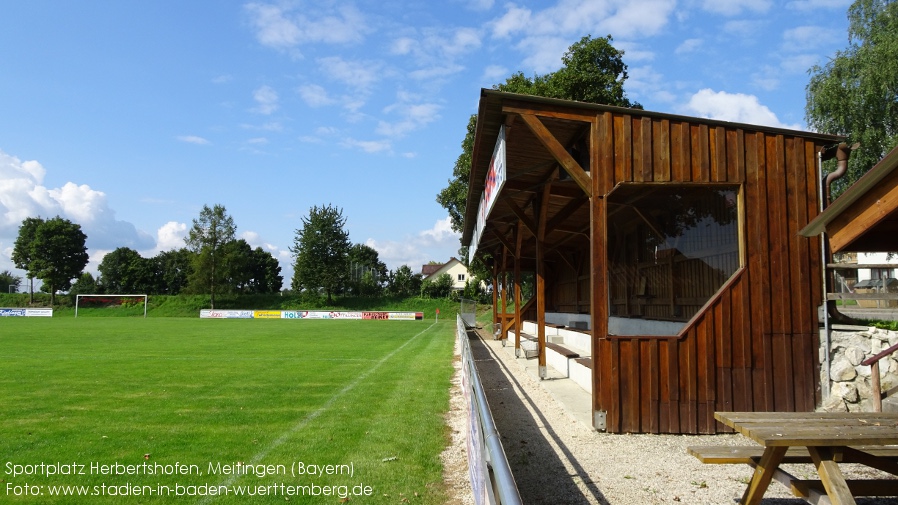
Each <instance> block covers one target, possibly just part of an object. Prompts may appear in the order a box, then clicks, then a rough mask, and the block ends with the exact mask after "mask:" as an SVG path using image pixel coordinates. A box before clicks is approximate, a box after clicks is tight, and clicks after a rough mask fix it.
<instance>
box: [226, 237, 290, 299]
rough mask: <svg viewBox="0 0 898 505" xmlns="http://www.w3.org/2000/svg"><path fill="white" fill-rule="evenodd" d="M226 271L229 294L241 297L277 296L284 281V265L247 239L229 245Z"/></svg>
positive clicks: (227, 246) (227, 247)
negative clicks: (266, 294) (236, 294)
mask: <svg viewBox="0 0 898 505" xmlns="http://www.w3.org/2000/svg"><path fill="white" fill-rule="evenodd" d="M224 252H225V257H224V264H223V266H224V267H225V272H226V273H227V285H228V288H229V290H230V291H232V292H234V293H240V294H250V293H277V292H278V291H280V290H281V285H282V284H283V281H284V278H283V277H282V276H281V275H280V274H281V266H280V265H279V264H278V262H277V260H276V259H275V258H274V256H272V255H271V253H269V252H267V251H265V250H264V249H262V248H261V247H256V248H255V249H253V248H252V247H250V245H249V243H248V242H247V241H246V240H244V239H239V240H235V241H233V242H230V243H228V244H227V245H226V246H225V249H224Z"/></svg>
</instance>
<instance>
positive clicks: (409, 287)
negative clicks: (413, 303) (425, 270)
mask: <svg viewBox="0 0 898 505" xmlns="http://www.w3.org/2000/svg"><path fill="white" fill-rule="evenodd" d="M421 282H422V276H421V274H420V273H415V272H413V271H412V269H411V267H410V266H408V265H402V266H401V267H399V268H397V269H396V271H395V272H390V277H389V282H388V283H387V290H388V291H389V292H390V294H392V295H395V296H415V295H418V294H420V293H421Z"/></svg>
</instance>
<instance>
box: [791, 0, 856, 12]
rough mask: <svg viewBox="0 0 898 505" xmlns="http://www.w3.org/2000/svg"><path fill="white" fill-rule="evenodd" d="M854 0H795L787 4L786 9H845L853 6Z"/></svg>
mask: <svg viewBox="0 0 898 505" xmlns="http://www.w3.org/2000/svg"><path fill="white" fill-rule="evenodd" d="M852 1H853V0H795V1H794V2H787V3H786V7H787V8H789V9H795V10H799V11H819V10H822V9H843V8H846V7H848V6H849V5H851V2H852Z"/></svg>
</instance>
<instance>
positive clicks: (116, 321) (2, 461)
mask: <svg viewBox="0 0 898 505" xmlns="http://www.w3.org/2000/svg"><path fill="white" fill-rule="evenodd" d="M454 323H455V321H454V318H450V317H446V318H445V319H443V318H441V320H440V322H439V323H437V324H435V323H434V322H433V320H432V319H431V320H425V321H416V322H408V321H334V320H327V321H315V320H304V321H295V320H283V321H282V320H265V321H253V320H200V319H198V318H147V319H143V318H81V317H80V314H79V318H77V319H74V318H57V317H54V318H48V319H43V318H27V319H26V318H21V319H20V318H3V320H0V404H2V408H0V465H2V466H0V502H4V503H171V502H178V503H247V502H249V503H285V502H290V503H344V501H343V500H342V499H341V497H340V496H318V497H305V498H304V497H302V496H292V497H289V500H285V497H284V496H283V495H276V496H258V497H254V498H252V499H249V498H246V497H244V498H242V499H241V498H236V497H233V496H231V497H214V498H189V497H180V498H176V497H174V496H164V497H161V498H160V497H148V496H139V497H134V496H130V497H126V498H125V497H121V496H118V497H91V498H83V497H82V498H72V497H69V498H59V497H57V498H53V497H51V496H49V495H48V494H47V493H48V492H49V487H48V486H50V485H77V486H88V487H91V488H93V487H94V486H102V485H104V484H106V485H116V486H121V485H131V486H142V485H147V486H152V487H154V488H155V487H156V486H157V485H167V486H170V487H171V488H172V490H174V487H175V485H176V484H181V485H194V486H200V485H206V484H208V485H233V486H238V485H254V486H255V485H263V486H271V485H279V484H281V483H283V484H285V485H311V484H312V483H314V484H316V485H319V486H348V487H349V490H350V491H351V490H352V487H353V486H356V485H365V486H370V488H371V492H372V496H368V497H351V499H350V501H349V502H348V503H366V504H367V503H375V504H376V503H422V504H437V503H442V502H443V501H445V499H446V496H445V492H444V489H443V487H442V478H441V471H442V466H441V464H440V459H439V454H440V452H441V451H442V449H443V447H444V446H445V445H446V440H447V438H446V437H447V434H446V428H445V423H444V420H443V415H444V413H445V412H446V410H447V408H448V394H449V393H448V390H449V379H450V376H451V373H452V366H451V360H452V344H453V338H454ZM60 462H62V463H75V464H79V465H82V464H83V465H85V473H87V474H88V475H75V476H71V475H55V476H49V477H48V476H46V475H44V474H45V473H46V471H39V472H37V473H38V474H36V475H20V476H12V475H11V474H10V470H11V469H12V468H14V467H11V466H10V465H17V464H22V465H25V464H28V465H39V464H41V463H45V464H52V463H60ZM176 462H179V463H180V464H188V465H197V467H198V469H199V470H200V471H201V472H202V474H203V475H178V476H174V475H96V474H94V475H90V473H91V472H90V465H91V464H114V463H121V464H124V465H140V464H143V463H148V464H150V465H154V464H156V463H159V464H162V465H171V464H174V463H176ZM216 462H221V463H224V464H231V465H233V464H236V463H237V462H241V463H242V464H246V463H250V464H253V465H257V464H266V465H284V466H285V467H286V469H287V471H288V472H289V471H290V467H291V466H292V465H293V464H294V463H297V462H304V463H305V464H307V465H308V464H315V465H352V468H353V471H354V475H353V476H347V475H330V476H327V475H324V476H318V477H310V476H308V475H305V476H301V477H294V476H292V475H271V476H265V477H256V476H253V475H242V476H239V477H236V478H235V477H233V476H223V475H209V474H208V469H209V468H208V467H209V464H210V463H216ZM26 483H27V484H29V485H34V486H41V487H40V490H41V491H42V492H43V493H44V494H43V495H42V496H39V497H16V496H14V495H13V494H12V493H11V492H10V491H14V490H21V488H12V487H10V486H22V485H24V484H26ZM267 489H268V490H269V492H270V491H271V490H272V489H275V488H270V487H269V488H267ZM337 491H338V492H339V491H342V490H340V489H337ZM403 500H408V501H407V502H406V501H403Z"/></svg>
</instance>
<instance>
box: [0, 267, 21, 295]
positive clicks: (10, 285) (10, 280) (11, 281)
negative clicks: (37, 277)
mask: <svg viewBox="0 0 898 505" xmlns="http://www.w3.org/2000/svg"><path fill="white" fill-rule="evenodd" d="M21 285H22V278H21V277H19V276H16V275H13V273H12V272H10V271H9V270H4V271H2V272H0V289H2V288H5V289H3V291H2V292H3V293H6V292H7V291H6V290H9V292H10V293H18V292H19V286H21Z"/></svg>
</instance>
